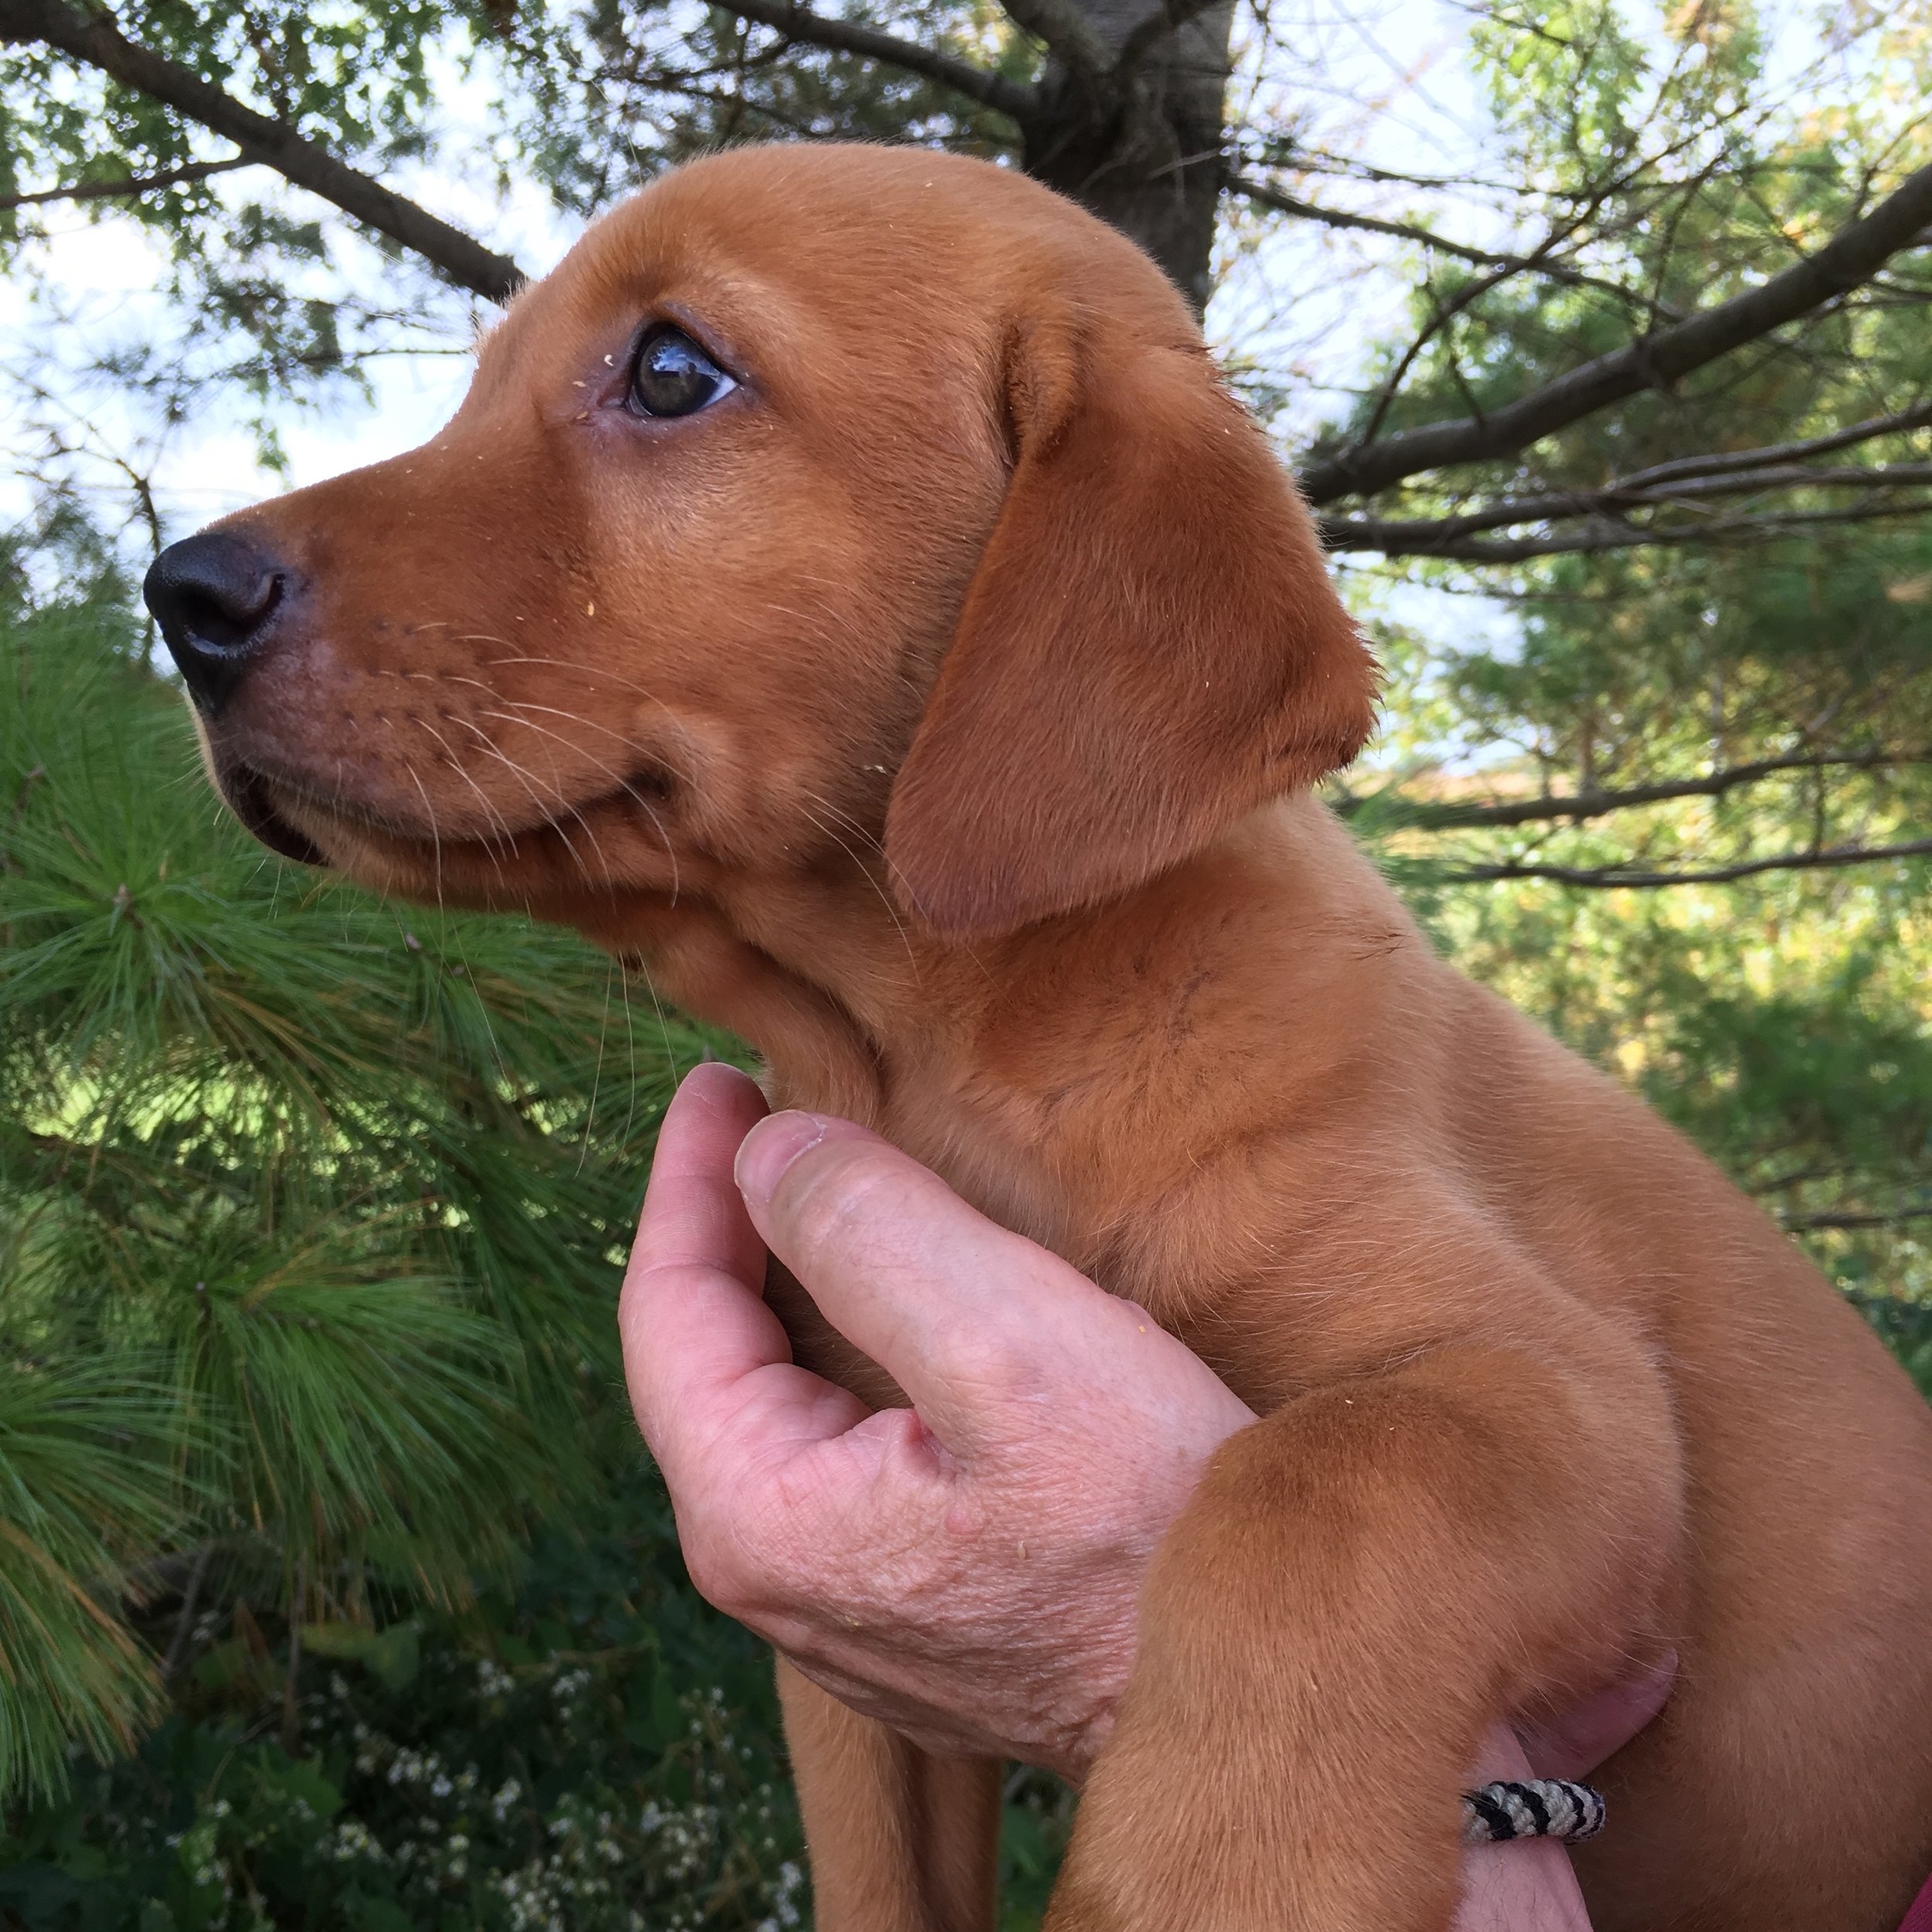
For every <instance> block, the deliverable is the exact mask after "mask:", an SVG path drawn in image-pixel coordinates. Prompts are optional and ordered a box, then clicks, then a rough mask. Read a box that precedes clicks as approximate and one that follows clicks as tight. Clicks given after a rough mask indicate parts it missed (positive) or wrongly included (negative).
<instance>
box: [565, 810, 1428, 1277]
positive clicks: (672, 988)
mask: <svg viewBox="0 0 1932 1932" xmlns="http://www.w3.org/2000/svg"><path fill="white" fill-rule="evenodd" d="M1338 927H1342V928H1343V929H1345V930H1350V931H1359V932H1362V933H1363V934H1366V935H1368V936H1369V938H1370V939H1372V940H1373V941H1374V943H1375V944H1376V945H1377V946H1381V945H1383V944H1385V943H1387V942H1388V941H1389V939H1390V938H1391V937H1392V936H1393V937H1394V938H1395V939H1396V940H1398V941H1402V940H1413V937H1414V935H1413V928H1412V927H1410V924H1409V922H1408V920H1406V917H1405V916H1404V915H1403V913H1402V912H1401V910H1400V907H1399V906H1397V905H1396V903H1395V901H1394V900H1393V897H1392V896H1391V895H1389V893H1388V892H1387V890H1386V888H1385V887H1384V886H1383V885H1382V883H1381V882H1380V880H1379V879H1378V878H1376V876H1375V875H1374V874H1373V873H1372V871H1371V869H1369V867H1367V866H1366V865H1365V864H1363V862H1362V861H1361V860H1360V859H1359V858H1358V857H1357V856H1356V855H1355V852H1354V851H1353V848H1352V845H1351V844H1350V842H1349V839H1348V838H1347V835H1345V833H1344V832H1342V829H1341V828H1340V827H1339V826H1338V825H1336V824H1335V821H1334V820H1333V819H1332V818H1330V816H1329V815H1328V813H1327V812H1326V811H1324V810H1323V809H1322V808H1321V807H1320V806H1318V804H1315V802H1314V801H1313V800H1312V799H1311V798H1306V797H1302V798H1294V799H1288V800H1283V801H1277V802H1276V803H1274V804H1271V805H1270V806H1268V807H1267V808H1264V810H1263V811H1260V812H1257V813H1256V814H1254V815H1253V816H1252V817H1250V818H1247V819H1246V820H1244V821H1242V822H1241V823H1240V824H1239V825H1236V826H1234V827H1233V828H1230V830H1229V831H1228V832H1226V833H1224V834H1223V835H1222V836H1221V837H1220V838H1217V839H1216V841H1214V842H1213V844H1212V845H1209V847H1208V848H1206V849H1204V850H1202V852H1199V853H1197V854H1196V855H1195V856H1193V857H1192V858H1191V859H1189V860H1187V861H1185V862H1184V863H1182V865H1180V866H1176V867H1175V868H1173V869H1171V870H1169V871H1168V872H1165V873H1163V874H1162V875H1161V876H1159V877H1158V878H1156V879H1152V880H1150V881H1148V883H1145V884H1144V885H1143V886H1140V887H1138V889H1135V890H1134V892H1132V893H1128V894H1127V895H1125V896H1123V897H1121V898H1119V899H1116V900H1113V901H1111V902H1110V903H1107V904H1106V905H1104V906H1098V907H1095V908H1094V909H1091V910H1087V911H1084V912H1082V913H1077V914H1073V915H1069V916H1067V917H1063V918H1060V919H1056V920H1048V921H1045V922H1043V923H1039V924H1038V925H1035V926H1032V927H1028V928H1026V930H1023V931H1021V932H1019V933H1016V934H1011V935H1008V936H1005V937H1001V938H998V939H996V940H988V941H986V942H985V943H983V944H976V945H960V944H943V943H941V942H940V941H938V940H935V939H934V938H932V937H930V936H929V935H927V934H924V933H923V932H922V931H921V930H919V928H918V927H917V924H916V923H914V922H913V921H911V920H907V919H906V918H905V917H903V914H901V913H900V911H899V910H898V909H897V907H896V906H895V904H894V903H893V900H892V897H891V896H890V893H889V890H888V889H886V885H885V883H884V881H883V878H882V877H880V876H878V875H877V874H876V872H873V871H872V870H869V869H866V868H865V867H863V866H861V865H860V864H859V863H858V862H856V861H855V860H851V859H848V860H846V861H845V862H842V863H841V864H840V865H839V866H837V867H835V868H828V869H824V870H822V871H814V872H811V873H808V874H800V873H787V874H784V875H773V876H740V877H736V878H733V879H724V880H719V881H717V882H716V883H715V884H714V885H713V888H712V889H711V890H709V892H708V893H706V897H705V899H704V900H703V901H702V902H701V903H700V902H696V901H693V900H689V899H687V900H684V901H682V903H679V905H678V906H675V907H672V908H666V907H665V906H664V904H663V902H662V901H659V902H658V903H656V904H655V906H652V907H651V908H648V909H645V908H641V907H640V908H638V910H637V913H636V914H635V916H634V917H626V916H624V914H622V913H620V915H619V917H618V918H617V920H616V922H615V923H614V926H613V927H611V929H608V930H598V931H597V932H595V933H594V937H597V938H598V939H599V940H600V941H601V942H602V943H603V944H606V945H607V946H610V947H611V949H612V950H613V951H617V952H619V953H620V954H625V955H627V956H638V955H641V958H642V961H643V963H644V964H645V969H646V971H648V974H649V975H650V977H651V979H652V981H653V983H654V985H655V986H656V988H658V990H659V991H660V992H662V994H663V995H666V996H667V997H668V998H669V999H670V1000H671V1001H672V1002H673V1003H674V1004H675V1005H678V1006H679V1007H680V1008H682V1009H683V1010H685V1012H689V1013H691V1014H692V1015H696V1016H697V1017H699V1018H700V1019H705V1020H708V1021H710V1022H713V1023H715V1024H717V1025H719V1026H724V1027H726V1028H728V1029H730V1030H732V1031H733V1032H736V1033H737V1034H739V1035H740V1036H741V1037H742V1038H743V1039H746V1040H747V1041H748V1042H749V1043H750V1045H752V1046H753V1047H754V1048H756V1049H757V1051H758V1052H759V1053H761V1054H762V1055H763V1056H764V1058H765V1059H766V1060H767V1064H768V1066H769V1069H770V1078H769V1082H768V1084H769V1086H770V1090H771V1093H772V1097H773V1098H774V1100H775V1101H776V1102H777V1104H780V1105H781V1106H787V1107H808V1108H811V1109H813V1110H815V1111H823V1112H828V1113H835V1114H842V1115H844V1116H845V1117H849V1118H852V1119H856V1120H859V1121H863V1122H864V1123H866V1124H867V1125H869V1126H871V1127H872V1128H875V1129H876V1130H877V1131H879V1132H881V1133H883V1134H886V1136H887V1137H888V1138H890V1139H892V1140H893V1141H896V1142H897V1143H898V1145H900V1146H902V1147H903V1148H906V1150H907V1151H909V1152H910V1153H912V1154H913V1155H915V1156H916V1157H917V1158H920V1159H921V1160H923V1161H925V1162H927V1163H928V1164H929V1165H933V1166H934V1167H936V1168H938V1169H939V1171H940V1172H942V1173H943V1174H944V1175H945V1176H946V1178H947V1179H948V1180H949V1181H950V1182H951V1183H952V1184H953V1185H954V1186H955V1187H956V1188H958V1189H960V1190H961V1192H964V1193H966V1194H967V1195H968V1197H969V1198H971V1199H975V1200H976V1201H977V1202H978V1203H979V1204H980V1205H981V1206H983V1207H985V1208H986V1209H988V1211H989V1212H991V1213H995V1214H996V1215H997V1216H998V1217H999V1218H1001V1219H1003V1220H1005V1222H1006V1223H1008V1225H1009V1226H1021V1227H1023V1228H1024V1229H1026V1231H1028V1232H1029V1233H1035V1234H1036V1236H1038V1237H1039V1238H1042V1239H1046V1240H1052V1241H1053V1242H1054V1243H1055V1245H1057V1246H1062V1247H1064V1245H1065V1241H1066V1236H1067V1234H1068V1233H1069V1232H1070V1230H1069V1229H1068V1227H1067V1226H1066V1221H1067V1217H1068V1216H1069V1215H1070V1214H1071V1215H1072V1216H1073V1219H1075V1220H1076V1221H1085V1220H1087V1219H1089V1218H1090V1213H1089V1210H1090V1212H1091V1213H1092V1214H1093V1215H1097V1216H1104V1214H1105V1213H1107V1212H1108V1211H1109V1209H1108V1207H1107V1204H1106V1203H1104V1202H1097V1201H1096V1202H1092V1203H1089V1204H1087V1207H1086V1208H1080V1207H1077V1206H1076V1205H1075V1202H1076V1200H1077V1197H1078V1196H1080V1193H1081V1182H1080V1175H1081V1174H1082V1173H1083V1172H1094V1173H1098V1172H1119V1171H1121V1169H1122V1168H1123V1166H1125V1167H1126V1168H1130V1169H1132V1170H1135V1171H1143V1170H1145V1168H1147V1165H1148V1158H1151V1155H1152V1154H1153V1153H1154V1152H1155V1151H1162V1152H1163V1154H1165V1153H1172V1155H1174V1157H1175V1158H1176V1159H1178V1160H1182V1161H1185V1159H1187V1158H1190V1155H1189V1150H1185V1149H1176V1148H1175V1147H1174V1145H1173V1136H1172V1132H1171V1131H1169V1129H1168V1125H1167V1123H1168V1121H1172V1120H1179V1119H1181V1118H1182V1117H1190V1118H1199V1117H1200V1116H1201V1110H1200V1107H1199V1094H1200V1092H1201V1091H1202V1083H1203V1082H1206V1083H1212V1086H1213V1088H1214V1089H1215V1090H1226V1091H1228V1092H1229V1093H1230V1094H1231V1093H1232V1092H1233V1088H1234V1087H1235V1086H1236V1085H1238V1084H1239V1082H1238V1080H1236V1079H1235V1078H1234V1077H1233V1075H1232V1074H1231V1073H1230V1069H1231V1068H1232V1067H1233V1066H1236V1065H1238V1064H1239V1063H1240V1062H1241V1061H1243V1060H1247V1059H1251V1058H1252V1057H1253V1056H1254V1055H1255V1054H1256V1053H1257V1052H1262V1053H1267V1055H1268V1057H1270V1058H1271V1059H1276V1060H1277V1062H1278V1058H1279V1056H1278V1054H1275V1053H1268V1046H1267V1038H1266V1036H1267V1035H1268V1034H1270V1032H1276V1033H1278V1032H1281V1031H1282V1030H1283V1029H1284V1026H1291V1024H1292V1019H1293V1016H1294V1015H1295V1014H1296V1013H1297V1012H1302V1013H1306V1012H1311V1011H1317V1010H1318V1009H1319V1006H1320V1003H1321V1001H1322V1000H1323V999H1325V998H1327V997H1328V995H1327V994H1326V992H1325V991H1324V990H1323V988H1321V987H1320V986H1318V985H1317V984H1315V982H1316V981H1321V980H1322V979H1323V978H1324V977H1325V975H1326V974H1327V973H1328V971H1329V970H1330V965H1329V962H1332V960H1333V959H1334V957H1335V954H1336V949H1335V947H1334V946H1333V944H1332V943H1331V942H1332V937H1333V936H1334V934H1335V932H1336V930H1337V929H1338ZM1264 962H1265V963H1266V964H1265V970H1264V971H1262V972H1261V973H1260V975H1259V978H1257V971H1256V970H1255V969H1256V968H1257V965H1261V964H1264ZM1300 982H1306V986H1305V991H1306V995H1307V996H1306V998H1305V999H1304V998H1301V997H1299V996H1298V995H1297V993H1296V991H1295V988H1296V987H1297V985H1298V983H1300ZM1257 984H1260V985H1267V986H1268V987H1269V988H1271V989H1272V997H1271V999H1270V1005H1269V1007H1268V1008H1267V1009H1263V1010H1250V1009H1252V1008H1253V999H1252V998H1251V997H1250V996H1249V995H1248V993H1247V992H1244V991H1243V989H1252V988H1254V987H1255V986H1256V985H1257ZM1283 1090H1284V1089H1283V1087H1282V1083H1281V1080H1280V1077H1279V1069H1278V1065H1277V1077H1276V1080H1275V1082H1274V1086H1273V1088H1272V1092H1273V1093H1274V1095H1275V1096H1276V1097H1277V1098H1278V1097H1279V1096H1280V1094H1281V1093H1282V1091H1283ZM1123 1132H1124V1133H1127V1134H1130V1135H1133V1134H1138V1135H1140V1136H1141V1137H1143V1139H1144V1141H1145V1145H1146V1147H1147V1148H1148V1150H1149V1151H1148V1155H1145V1156H1143V1157H1142V1158H1138V1159H1136V1160H1134V1161H1133V1162H1128V1163H1123V1162H1121V1161H1120V1160H1119V1159H1118V1158H1117V1155H1115V1154H1114V1152H1113V1151H1111V1150H1110V1148H1108V1147H1105V1146H1103V1145H1102V1141H1103V1140H1104V1141H1107V1142H1109V1143H1111V1141H1114V1140H1115V1139H1117V1138H1118V1137H1119V1136H1120V1135H1121V1134H1122V1133H1123ZM1076 1245H1078V1243H1076Z"/></svg>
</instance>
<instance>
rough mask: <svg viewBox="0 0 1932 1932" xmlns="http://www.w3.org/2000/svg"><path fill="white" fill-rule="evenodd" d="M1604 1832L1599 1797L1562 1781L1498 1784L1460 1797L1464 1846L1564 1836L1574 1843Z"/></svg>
mask: <svg viewBox="0 0 1932 1932" xmlns="http://www.w3.org/2000/svg"><path fill="white" fill-rule="evenodd" d="M1603 1828H1604V1794H1603V1793H1602V1792H1601V1791H1593V1790H1591V1788H1590V1787H1589V1786H1588V1785H1587V1784H1575V1783H1573V1782H1572V1781H1570V1779H1568V1778H1566V1777H1538V1778H1530V1779H1526V1780H1524V1781H1522V1782H1520V1783H1519V1782H1515V1781H1499V1782H1498V1783H1496V1784H1485V1786H1484V1787H1482V1789H1481V1791H1464V1793H1463V1794H1462V1842H1463V1843H1464V1844H1465V1845H1493V1844H1496V1843H1498V1842H1500V1841H1502V1840H1504V1839H1507V1838H1566V1839H1568V1840H1569V1841H1570V1843H1572V1844H1575V1843H1576V1842H1577V1841H1578V1840H1579V1839H1580V1838H1594V1837H1595V1836H1596V1835H1597V1833H1598V1832H1600V1831H1601V1830H1602V1829H1603Z"/></svg>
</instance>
